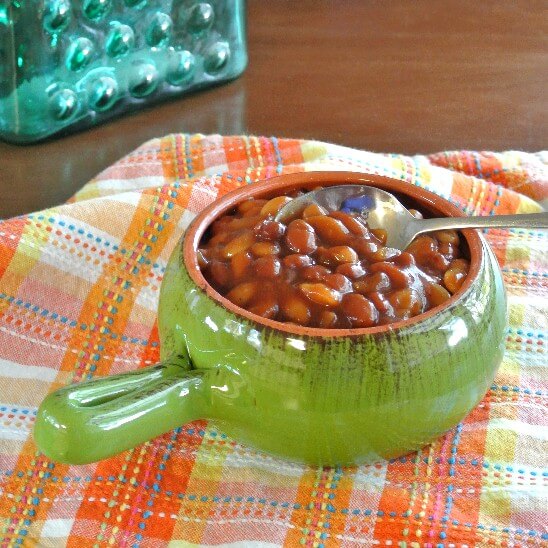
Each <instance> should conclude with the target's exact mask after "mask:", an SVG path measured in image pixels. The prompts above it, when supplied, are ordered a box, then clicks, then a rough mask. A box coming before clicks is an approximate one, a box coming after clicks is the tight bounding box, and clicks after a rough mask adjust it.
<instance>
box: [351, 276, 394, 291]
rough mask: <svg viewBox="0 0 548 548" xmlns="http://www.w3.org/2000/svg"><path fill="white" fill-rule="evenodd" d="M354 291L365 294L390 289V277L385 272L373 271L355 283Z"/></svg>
mask: <svg viewBox="0 0 548 548" xmlns="http://www.w3.org/2000/svg"><path fill="white" fill-rule="evenodd" d="M353 286H354V291H356V292H357V293H361V294H365V293H371V292H372V291H383V290H387V289H390V278H389V277H388V275H387V274H386V273H385V272H373V273H372V274H369V275H368V276H365V277H364V278H362V279H360V280H356V281H355V282H354V283H353Z"/></svg>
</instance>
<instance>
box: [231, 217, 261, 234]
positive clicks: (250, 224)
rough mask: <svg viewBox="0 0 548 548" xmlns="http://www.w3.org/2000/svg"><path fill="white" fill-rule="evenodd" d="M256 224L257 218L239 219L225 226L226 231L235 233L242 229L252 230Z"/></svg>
mask: <svg viewBox="0 0 548 548" xmlns="http://www.w3.org/2000/svg"><path fill="white" fill-rule="evenodd" d="M256 224H257V217H241V218H239V219H233V220H232V221H230V223H228V225H227V226H226V230H227V231H229V232H236V231H237V230H242V229H244V228H254V227H255V225H256Z"/></svg>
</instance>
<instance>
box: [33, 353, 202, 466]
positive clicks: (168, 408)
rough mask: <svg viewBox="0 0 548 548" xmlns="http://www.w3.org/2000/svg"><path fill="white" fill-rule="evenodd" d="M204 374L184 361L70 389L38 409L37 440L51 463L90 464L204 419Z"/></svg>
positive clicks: (50, 397) (167, 362) (170, 361)
mask: <svg viewBox="0 0 548 548" xmlns="http://www.w3.org/2000/svg"><path fill="white" fill-rule="evenodd" d="M203 374H204V370H197V369H191V366H190V362H189V361H188V359H187V358H186V357H185V356H176V357H175V358H172V359H168V360H165V361H163V362H160V363H158V364H156V365H154V366H150V367H146V368H144V369H139V370H137V371H130V372H127V373H122V374H120V375H112V376H109V377H103V378H99V379H94V380H91V381H85V382H82V383H79V384H74V385H70V386H65V387H63V388H60V389H59V390H56V391H55V392H52V393H51V394H49V395H48V396H47V397H46V398H45V399H44V401H43V402H42V404H41V405H40V408H39V409H38V414H37V417H36V424H35V427H34V439H35V441H36V444H37V445H38V448H39V449H40V450H41V451H42V452H43V453H44V454H45V455H46V456H47V457H48V458H50V459H52V460H54V461H59V462H65V463H69V464H86V463H90V462H96V461H98V460H101V459H104V458H107V457H110V456H112V455H116V454H117V453H121V452H122V451H125V450H126V449H130V448H132V447H135V446H136V445H138V444H140V443H142V442H144V441H147V440H150V439H152V438H155V437H156V436H159V435H160V434H163V433H164V432H168V431H169V430H172V429H173V428H176V427H177V426H181V425H182V424H185V423H187V422H190V421H193V420H195V419H198V418H204V417H205V415H204V411H205V404H206V398H205V393H204V389H205V383H204V382H203V380H202V377H203Z"/></svg>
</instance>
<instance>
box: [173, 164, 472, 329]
mask: <svg viewBox="0 0 548 548" xmlns="http://www.w3.org/2000/svg"><path fill="white" fill-rule="evenodd" d="M341 184H360V185H370V186H374V187H377V188H380V189H382V190H386V191H388V192H391V193H392V194H394V195H395V196H396V197H397V198H398V199H399V200H400V201H401V202H402V203H403V205H405V206H406V207H408V208H411V207H413V208H416V209H418V210H419V211H421V212H422V213H423V214H424V215H425V217H428V216H432V217H463V216H464V214H463V213H462V212H461V210H460V209H458V208H457V207H456V206H454V205H453V204H451V203H450V202H448V201H447V200H445V199H443V198H440V197H439V196H437V195H436V194H433V193H432V192H429V191H427V190H424V189H422V188H419V187H416V186H412V185H410V184H408V183H403V182H401V181H398V180H397V179H391V178H389V177H382V176H380V175H368V174H364V173H353V172H338V171H335V172H307V173H293V174H289V175H281V176H279V177H274V178H272V179H268V180H266V181H264V182H261V183H256V184H252V185H246V186H244V187H241V188H238V189H237V190H234V191H232V192H230V193H228V194H226V195H225V196H223V197H222V198H220V199H219V200H216V201H215V202H213V203H212V204H210V205H209V206H208V207H206V208H205V209H204V210H203V211H202V212H201V213H200V214H199V215H198V216H197V217H196V218H195V219H194V221H193V222H192V224H191V226H190V227H189V228H188V230H187V231H186V234H185V237H184V241H183V244H182V245H183V260H184V262H185V265H186V267H187V269H188V272H189V274H190V277H191V278H192V280H193V281H194V282H195V283H196V285H197V286H198V287H200V288H201V289H202V290H203V291H205V292H206V294H207V295H208V296H209V297H210V298H212V299H214V300H215V301H217V302H218V303H219V304H221V305H222V306H223V307H225V308H226V309H228V310H230V311H231V312H233V313H234V314H237V315H239V316H243V317H244V318H247V319H248V320H251V321H252V322H255V323H257V324H260V325H263V326H267V327H270V328H273V329H276V330H278V331H284V332H286V333H293V334H295V335H308V336H319V337H336V336H357V335H362V334H366V333H371V334H372V333H381V332H383V331H387V330H395V329H399V328H402V327H405V326H410V325H412V324H415V323H419V322H421V321H423V320H425V319H426V318H429V317H431V316H434V315H435V314H438V313H439V312H440V311H441V310H443V309H444V308H446V307H449V306H451V305H452V304H454V303H455V302H457V301H458V300H459V299H460V298H461V297H462V295H463V294H464V293H465V292H466V291H467V290H468V288H469V287H470V286H471V285H472V283H473V282H474V280H475V279H476V277H477V275H478V272H479V265H480V263H481V259H482V253H483V249H482V245H481V240H480V238H479V235H478V233H477V232H476V231H475V230H471V229H467V230H463V231H462V234H463V235H464V238H465V242H466V245H467V247H468V252H469V257H470V270H469V272H468V276H467V277H466V280H465V281H464V283H463V285H462V287H461V288H460V289H459V290H458V291H457V292H456V293H455V294H454V295H452V296H451V298H450V299H449V300H448V301H446V302H445V303H443V304H442V305H439V306H436V307H434V308H431V309H430V310H428V311H426V312H424V313H422V314H419V315H417V316H414V317H412V318H410V319H408V320H404V321H399V322H393V323H390V324H385V325H380V326H376V327H367V328H359V329H322V328H317V327H304V326H299V325H294V324H288V323H283V322H279V321H275V320H269V319H266V318H263V317H262V316H257V315H255V314H252V313H251V312H249V311H247V310H245V309H243V308H240V307H239V306H237V305H235V304H234V303H232V302H230V301H229V300H228V299H226V298H225V297H223V296H222V295H221V294H219V293H218V292H217V291H216V290H215V289H213V287H211V286H210V285H209V283H208V282H207V280H206V279H205V278H204V276H203V275H202V272H201V270H200V267H199V266H198V259H197V254H196V250H197V248H198V246H199V243H200V240H201V239H202V237H203V235H204V233H205V232H206V230H207V228H208V227H209V226H210V225H211V223H212V222H213V221H214V220H215V219H217V218H218V217H220V216H221V215H223V214H224V213H226V212H228V211H230V210H231V209H233V208H234V207H235V206H236V205H237V204H238V203H240V202H242V201H243V200H246V199H247V198H251V197H253V198H273V197H274V196H278V195H282V194H287V193H290V192H293V191H296V190H300V189H302V190H311V189H313V188H314V187H316V186H323V187H326V186H332V185H341Z"/></svg>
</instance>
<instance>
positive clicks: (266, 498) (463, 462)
mask: <svg viewBox="0 0 548 548" xmlns="http://www.w3.org/2000/svg"><path fill="white" fill-rule="evenodd" d="M546 159H547V157H546V155H544V154H543V153H537V154H529V153H523V152H504V153H492V152H471V151H455V152H443V153H439V154H433V155H431V156H413V157H409V156H402V155H394V154H373V153H369V152H364V151H359V150H352V149H348V148H345V147H341V146H337V145H332V144H326V143H320V142H313V141H303V140H291V139H275V138H265V137H254V136H232V137H223V136H219V135H212V136H203V135H182V134H178V135H170V136H167V137H164V138H161V139H155V140H153V141H150V142H148V143H146V144H144V145H143V146H141V147H140V148H139V149H137V150H135V151H134V152H132V153H131V154H129V155H128V156H127V157H125V158H123V159H122V160H120V161H119V162H117V163H116V164H115V165H113V166H111V167H109V168H107V169H106V170H105V171H104V172H103V173H101V174H100V175H99V176H98V177H97V178H96V179H94V180H93V181H91V182H90V183H88V184H87V185H86V186H85V187H84V188H83V189H82V190H81V191H80V192H79V193H78V194H77V195H76V196H75V197H74V198H73V199H72V200H71V202H70V203H69V204H66V205H62V206H59V207H56V208H52V209H49V210H47V211H42V212H39V213H34V214H31V215H26V216H23V217H18V218H15V219H8V220H4V221H0V546H1V547H8V546H9V547H11V546H40V547H57V546H69V547H78V548H83V547H87V546H89V547H93V546H121V547H130V546H131V547H158V546H160V547H161V546H177V547H178V546H196V545H198V546H209V545H219V544H223V545H225V546H226V545H230V546H261V547H274V546H288V547H292V546H301V545H302V546H309V547H316V548H327V547H358V546H375V545H380V546H398V547H419V546H421V547H422V546H431V547H446V546H447V547H456V546H458V547H466V546H469V547H471V546H490V545H497V546H526V545H527V546H546V545H548V529H547V527H548V516H547V510H546V509H547V508H548V501H547V490H546V486H547V483H548V470H547V466H546V454H547V451H546V450H547V445H546V443H547V441H546V440H547V439H548V437H547V434H546V432H547V429H546V417H547V414H546V404H547V401H548V381H547V376H546V365H547V362H546V342H545V341H546V334H547V328H546V317H547V314H546V312H547V310H546V309H547V306H546V303H547V297H548V296H547V289H548V272H547V270H546V261H547V253H546V251H547V246H546V232H542V231H529V230H518V229H513V230H490V231H488V232H487V238H488V240H489V242H490V244H491V246H492V247H493V249H494V251H495V253H496V255H497V257H498V260H499V262H500V265H501V268H502V272H503V275H504V279H505V283H506V287H507V290H508V296H509V307H510V323H509V326H508V331H507V347H506V355H505V358H504V362H503V364H502V366H501V369H500V371H499V373H498V375H497V377H496V380H495V382H494V384H493V386H492V387H491V389H490V390H489V392H488V393H487V395H486V396H485V398H484V399H483V401H482V402H481V403H480V404H479V405H478V406H477V407H476V409H474V411H473V412H472V413H471V414H470V415H469V416H468V417H466V419H465V420H463V421H462V423H461V424H459V425H458V426H457V427H456V428H454V429H453V430H451V431H450V432H448V433H447V434H446V435H445V436H444V437H442V438H440V439H439V440H437V441H436V442H434V443H433V444H432V445H430V446H428V447H425V448H424V449H423V450H422V451H420V452H417V453H414V454H410V455H407V456H405V457H402V458H400V459H396V460H392V461H382V462H377V463H374V464H371V465H367V466H360V467H353V468H327V467H326V468H313V467H308V466H304V465H299V464H295V463H291V462H286V461H283V460H280V459H277V458H273V457H271V456H268V455H264V454H262V453H258V452H255V451H253V450H252V449H250V448H248V447H245V446H242V445H240V444H238V443H237V442H236V441H234V440H232V439H229V438H227V437H226V435H224V434H223V433H222V432H218V431H216V430H215V429H213V428H212V427H211V426H210V425H208V424H207V423H206V422H204V421H198V422H195V423H191V424H185V425H181V427H180V428H177V429H176V430H174V431H172V432H170V433H168V434H166V435H164V436H162V437H159V438H157V439H154V440H151V441H150V442H148V443H145V444H143V445H141V446H139V447H136V448H135V449H133V450H131V451H127V452H125V453H123V454H121V455H119V456H117V457H114V458H111V459H109V460H106V461H103V462H100V463H97V464H92V465H86V466H67V465H63V464H57V463H54V462H50V461H49V460H48V459H47V458H46V457H45V456H44V455H42V454H40V453H39V452H37V450H36V447H35V445H34V443H33V440H32V434H31V433H32V425H33V421H34V418H35V415H36V410H37V406H38V405H39V403H40V401H41V400H42V399H43V398H44V396H45V395H46V394H47V393H48V392H49V391H51V390H53V389H55V388H57V387H59V386H62V385H64V384H67V383H70V382H76V381H80V380H85V379H88V378H92V377H97V376H101V375H106V374H109V373H116V372H123V371H128V370H131V369H135V368H138V367H144V366H146V365H149V364H151V363H154V362H155V361H156V360H157V359H158V332H157V326H156V314H155V311H156V307H157V303H158V290H159V286H160V283H161V281H162V275H163V272H164V269H165V266H166V262H167V259H168V257H169V255H170V252H171V250H172V249H173V247H174V245H175V243H176V242H177V240H178V239H179V238H180V237H181V234H182V233H183V232H184V230H185V228H186V227H187V225H188V223H189V222H190V220H191V219H192V218H193V216H194V215H195V214H196V213H197V212H198V211H200V210H201V209H202V208H203V207H204V206H205V205H206V204H208V203H210V202H211V201H212V200H214V199H215V198H217V197H218V196H220V195H222V194H224V193H225V192H227V191H229V190H231V189H233V188H235V187H238V186H241V185H245V184H252V183H254V182H255V181H258V180H261V179H265V178H268V177H272V176H274V175H277V174H279V173H288V172H295V171H302V170H353V171H364V172H370V173H378V174H381V175H388V176H391V177H396V178H398V179H401V180H402V181H403V182H406V183H408V184H414V185H419V186H422V187H426V188H428V189H430V190H432V191H434V192H436V193H438V194H440V195H441V196H444V197H446V198H447V199H450V200H452V201H453V202H454V203H456V204H457V205H459V206H460V207H461V208H462V210H463V211H465V212H466V213H468V214H479V215H496V214H504V213H521V212H535V211H539V210H540V209H541V207H540V205H539V202H541V201H542V200H545V199H546V197H547V192H546V190H547V182H548V172H547V162H546Z"/></svg>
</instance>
